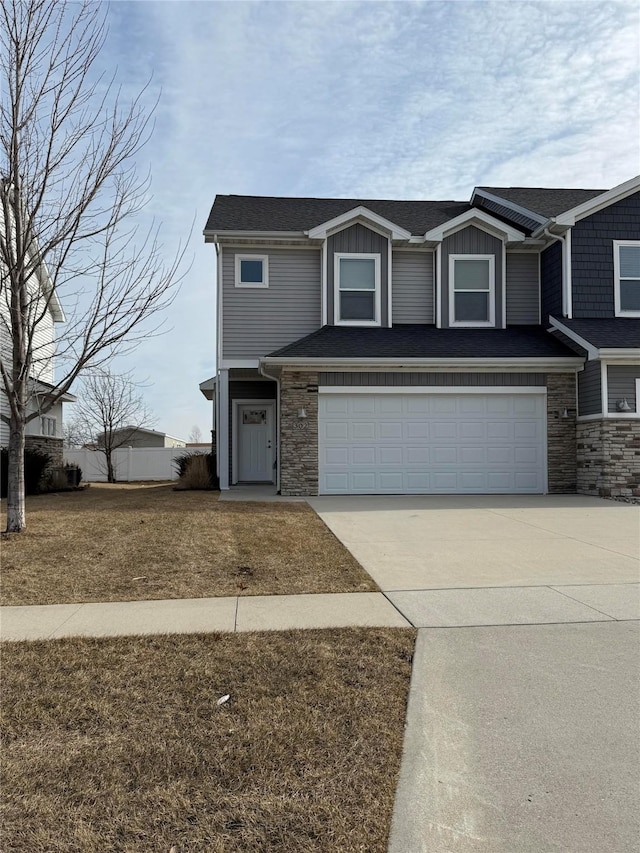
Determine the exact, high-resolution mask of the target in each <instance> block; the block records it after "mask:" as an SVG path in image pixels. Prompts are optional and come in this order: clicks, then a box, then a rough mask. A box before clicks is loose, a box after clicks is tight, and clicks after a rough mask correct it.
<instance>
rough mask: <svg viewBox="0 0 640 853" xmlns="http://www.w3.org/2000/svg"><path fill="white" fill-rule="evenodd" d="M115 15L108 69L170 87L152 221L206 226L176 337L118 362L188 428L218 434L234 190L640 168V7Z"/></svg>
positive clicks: (157, 89) (124, 4)
mask: <svg viewBox="0 0 640 853" xmlns="http://www.w3.org/2000/svg"><path fill="white" fill-rule="evenodd" d="M108 23H109V35H108V38H107V42H106V44H105V47H104V49H103V51H102V53H101V55H100V57H99V59H98V68H97V70H101V69H104V70H106V71H109V72H111V73H112V72H113V71H114V70H115V71H116V77H117V80H118V82H119V84H121V85H122V87H123V93H124V94H125V95H127V94H130V95H133V94H135V93H137V91H138V90H139V89H140V88H141V87H143V86H144V85H145V84H146V83H147V82H148V81H149V80H150V81H151V82H150V85H149V86H148V89H147V91H146V94H145V96H144V98H145V100H146V102H147V104H148V105H149V108H151V106H152V104H153V102H154V101H155V100H156V98H159V103H158V106H157V109H156V113H155V129H154V132H153V135H152V137H151V139H150V141H149V142H148V143H147V145H146V146H145V147H144V149H143V150H142V151H141V152H140V154H139V155H138V158H137V159H138V166H139V169H140V171H141V172H143V173H144V172H145V171H146V170H147V169H148V170H150V172H151V176H152V182H153V183H152V195H153V197H152V201H151V203H150V206H149V208H148V209H147V212H146V214H145V215H146V216H151V215H153V217H154V218H155V219H156V220H157V221H159V222H161V223H162V232H161V233H162V242H163V246H164V251H165V252H166V256H167V258H171V257H172V256H173V254H174V252H175V249H176V247H177V246H178V244H179V243H180V242H183V243H184V241H185V240H187V239H189V234H190V231H191V237H190V241H189V248H188V257H189V260H190V261H191V268H190V270H189V272H188V274H187V275H186V277H185V279H184V281H183V283H182V285H181V289H180V292H179V294H178V295H177V297H176V299H175V301H174V303H173V305H172V307H171V308H170V309H169V311H168V312H167V318H166V319H167V328H168V331H167V332H166V333H165V334H164V335H162V336H161V337H155V338H150V339H148V340H146V341H144V342H143V343H142V345H141V346H140V347H139V348H138V349H137V350H136V351H135V353H134V354H133V355H129V356H128V357H126V358H123V359H122V360H121V362H120V363H118V364H116V365H115V366H114V368H115V369H117V370H131V371H132V372H133V374H134V376H135V378H137V379H138V380H139V381H141V382H144V383H145V387H144V397H145V400H146V402H147V404H148V405H149V407H150V408H151V409H152V410H153V412H154V414H155V418H156V420H155V423H154V427H155V428H156V429H159V430H161V431H163V432H167V433H169V434H170V435H173V436H176V437H178V438H183V439H187V438H188V436H189V433H190V432H191V429H192V427H193V426H198V427H199V428H200V430H201V431H202V433H203V435H204V436H207V437H208V434H209V430H210V428H211V405H210V404H209V403H208V402H207V401H206V400H205V399H204V397H203V396H202V395H201V393H200V391H199V389H198V385H199V383H200V382H202V381H203V380H205V379H207V378H209V377H210V376H212V375H214V374H215V250H214V247H213V246H212V245H210V244H207V245H205V244H204V238H203V236H202V230H203V228H204V225H205V222H206V219H207V215H208V213H209V210H210V207H211V205H212V203H213V200H214V197H215V195H216V194H217V193H220V194H226V193H234V194H247V195H272V196H273V195H277V196H296V195H302V196H320V197H326V196H329V197H356V198H405V199H455V200H468V199H469V198H470V196H471V193H472V190H473V187H474V186H477V185H492V186H544V187H585V188H603V189H608V188H611V187H613V186H615V185H616V184H619V183H622V182H623V181H625V180H628V179H629V178H630V177H632V176H634V175H635V174H638V172H640V142H639V140H640V84H639V70H640V44H639V39H640V6H639V5H638V3H637V2H636V0H630V2H626V0H620V2H605V3H600V2H589V0H574V2H564V0H547V2H527V0H523V1H522V2H520V0H499V2H484V0H477V2H466V0H460V1H459V2H458V0H449V2H440V0H435V2H425V3H414V2H402V1H401V0H400V1H399V2H394V3H386V2H374V1H373V0H369V2H363V3H351V2H315V0H310V2H306V0H296V2H274V1H273V0H258V1H257V2H214V0H202V2H194V1H193V0H165V2H157V0H135V2H130V0H119V1H118V0H116V1H115V2H112V3H111V4H110V5H109V7H108Z"/></svg>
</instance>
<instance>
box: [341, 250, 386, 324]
mask: <svg viewBox="0 0 640 853" xmlns="http://www.w3.org/2000/svg"><path fill="white" fill-rule="evenodd" d="M335 301H336V320H335V321H336V323H337V324H347V325H348V324H351V325H354V326H362V325H370V326H379V325H380V255H361V254H355V253H336V254H335Z"/></svg>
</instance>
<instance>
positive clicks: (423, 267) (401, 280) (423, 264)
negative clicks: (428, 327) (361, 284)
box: [391, 251, 434, 325]
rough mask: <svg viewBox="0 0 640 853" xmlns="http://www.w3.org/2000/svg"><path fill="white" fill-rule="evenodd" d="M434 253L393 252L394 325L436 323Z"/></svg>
mask: <svg viewBox="0 0 640 853" xmlns="http://www.w3.org/2000/svg"><path fill="white" fill-rule="evenodd" d="M433 289H434V282H433V252H399V251H395V252H394V253H393V259H392V262H391V294H392V295H391V301H392V311H393V317H392V320H393V324H394V325H395V324H396V323H433Z"/></svg>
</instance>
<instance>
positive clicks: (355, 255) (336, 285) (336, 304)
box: [333, 252, 382, 326]
mask: <svg viewBox="0 0 640 853" xmlns="http://www.w3.org/2000/svg"><path fill="white" fill-rule="evenodd" d="M343 258H347V259H356V260H361V261H371V260H372V261H374V269H375V288H376V289H375V291H374V293H375V296H374V308H375V318H374V319H373V320H342V319H341V317H340V292H341V291H340V261H341V260H342V259H343ZM381 291H382V282H381V276H380V253H377V254H373V253H366V252H336V253H335V254H334V256H333V314H334V318H335V320H334V322H335V325H336V326H379V325H380V324H381ZM364 292H370V291H364Z"/></svg>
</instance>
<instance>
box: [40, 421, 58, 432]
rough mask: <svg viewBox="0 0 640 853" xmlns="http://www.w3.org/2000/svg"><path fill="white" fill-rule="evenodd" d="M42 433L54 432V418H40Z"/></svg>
mask: <svg viewBox="0 0 640 853" xmlns="http://www.w3.org/2000/svg"><path fill="white" fill-rule="evenodd" d="M40 421H41V429H42V435H52V436H55V434H56V419H55V418H40Z"/></svg>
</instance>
